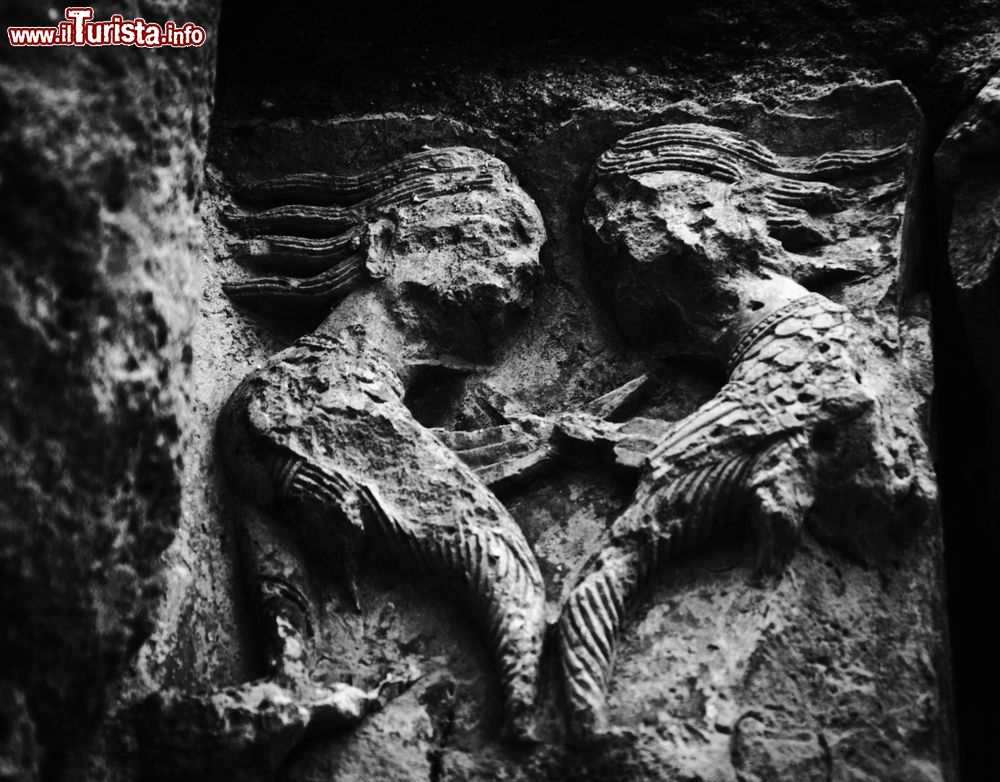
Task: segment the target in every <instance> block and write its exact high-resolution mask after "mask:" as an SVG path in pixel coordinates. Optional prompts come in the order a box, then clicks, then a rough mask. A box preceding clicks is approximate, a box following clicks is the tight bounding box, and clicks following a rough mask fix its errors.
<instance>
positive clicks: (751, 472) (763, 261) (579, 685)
mask: <svg viewBox="0 0 1000 782" xmlns="http://www.w3.org/2000/svg"><path fill="white" fill-rule="evenodd" d="M901 154H902V150H900V149H888V150H846V151H842V152H836V153H831V154H825V155H822V156H820V157H818V158H815V159H812V158H780V157H778V156H776V155H774V154H773V153H772V152H771V151H770V150H768V149H767V148H765V147H763V146H762V145H760V144H758V143H755V142H753V141H751V140H749V139H747V138H745V137H743V136H742V135H741V134H739V133H735V132H731V131H727V130H724V129H721V128H717V127H711V126H707V125H702V124H697V123H692V124H687V125H668V126H663V127H657V128H652V129H649V130H645V131H640V132H638V133H634V134H632V135H630V136H628V137H626V138H624V139H622V140H621V141H619V142H618V143H617V144H616V145H615V146H614V147H613V148H612V149H611V150H609V151H608V152H606V153H605V154H604V155H603V156H602V157H601V159H600V161H599V162H598V164H597V168H596V174H595V180H594V184H593V190H592V192H591V195H590V198H589V200H588V202H587V207H586V215H587V221H588V223H589V225H590V227H591V229H592V231H593V235H594V238H595V247H596V255H597V256H598V257H597V259H596V260H597V266H598V269H597V276H598V277H599V278H600V279H601V280H602V282H603V285H602V286H601V289H602V290H604V291H607V292H608V298H609V304H610V306H611V308H612V310H613V313H614V315H615V316H616V319H617V320H618V322H619V324H620V326H621V327H622V329H623V331H624V332H625V334H626V335H627V336H628V337H629V338H630V339H631V341H633V342H634V343H637V344H639V345H643V346H645V348H646V349H649V350H652V351H666V352H669V351H670V350H675V351H676V350H682V351H683V352H687V353H694V354H697V355H699V356H707V357H709V358H714V359H716V360H726V359H727V357H728V381H727V382H726V384H725V385H724V386H723V388H722V389H721V390H720V392H719V393H718V394H717V395H716V396H715V397H714V398H713V399H712V400H711V401H710V402H708V403H707V404H705V405H704V406H702V407H701V408H700V409H699V410H697V411H696V412H694V413H693V414H691V415H690V416H688V417H687V418H684V419H682V420H680V421H678V422H676V423H674V424H672V425H670V426H669V427H668V428H667V429H666V431H665V433H663V434H662V436H660V437H659V438H658V439H656V442H655V446H653V447H652V448H651V450H649V452H648V454H647V455H646V456H645V458H644V459H643V460H642V462H641V467H640V478H639V486H638V489H637V491H636V494H635V497H634V499H633V501H632V503H631V504H630V506H629V507H628V509H627V510H626V511H625V512H624V513H623V514H622V515H621V516H620V518H618V520H617V521H615V523H614V524H613V525H612V527H611V528H610V530H609V532H608V534H607V537H606V540H605V541H604V544H603V546H602V548H601V550H600V551H598V552H596V553H595V554H594V555H593V556H592V557H591V559H590V561H589V562H588V563H587V564H586V565H585V566H584V568H583V571H582V573H581V576H580V578H579V581H578V583H577V585H576V586H575V587H574V588H573V590H572V591H571V593H570V594H569V596H568V598H567V600H566V602H565V604H564V606H563V609H562V614H561V618H560V621H559V637H560V647H559V657H560V663H561V670H562V676H563V680H564V683H565V690H566V696H567V702H568V707H569V722H570V728H571V731H572V732H573V733H574V734H575V735H576V736H577V737H578V738H579V737H585V736H587V735H590V734H591V733H593V732H594V731H600V730H602V729H604V728H605V727H606V725H605V716H604V701H605V691H606V688H607V685H608V678H609V676H610V673H611V667H612V661H613V657H614V648H615V640H616V636H617V635H618V633H619V631H620V629H621V627H622V623H623V621H624V618H625V613H626V611H627V608H628V606H629V605H630V603H631V602H632V599H633V597H634V596H635V594H636V592H637V590H638V589H639V587H640V586H641V585H642V584H643V583H644V582H645V581H646V580H647V579H648V578H649V576H650V575H651V574H652V573H653V572H654V571H656V570H657V569H658V568H660V567H662V566H663V565H664V564H665V563H667V562H668V561H669V560H670V559H671V558H673V557H675V556H677V555H679V554H681V553H683V552H687V551H691V550H693V549H696V548H698V547H700V546H703V545H705V544H706V543H708V542H709V541H711V540H713V539H715V538H716V537H717V536H719V535H720V534H722V533H725V532H731V531H735V530H737V529H739V528H745V527H749V528H750V529H752V530H753V533H754V535H755V536H756V538H757V543H758V558H757V568H758V572H760V573H765V572H774V571H776V570H778V569H780V567H781V563H782V562H783V561H784V560H785V558H786V557H787V556H788V554H789V551H790V547H791V545H792V544H793V543H794V541H795V540H796V539H797V537H798V535H799V533H800V530H801V529H802V528H803V526H804V525H808V526H809V528H810V530H811V531H812V532H813V533H814V534H815V535H816V536H817V537H818V538H820V539H821V540H824V541H826V542H829V543H830V544H832V545H836V546H839V547H840V548H842V549H846V550H848V551H851V552H853V553H855V554H856V555H858V556H864V554H865V549H866V547H867V546H868V544H867V542H866V541H867V540H868V539H870V538H881V539H892V538H894V537H904V536H905V533H906V532H908V531H909V530H912V529H913V528H914V526H915V525H916V524H917V523H918V522H919V521H920V520H921V519H923V518H924V517H926V516H927V515H928V514H929V513H930V512H931V510H932V508H933V506H934V498H935V488H934V481H933V474H932V472H931V467H930V463H929V460H928V456H927V451H926V446H925V444H924V442H923V440H922V437H921V434H920V432H919V430H918V428H917V425H916V423H915V421H914V418H913V413H912V409H911V407H910V406H909V405H908V404H907V402H906V400H905V399H900V398H898V395H894V394H895V390H894V389H893V387H892V385H891V384H890V383H888V382H887V379H886V377H885V375H884V373H883V372H881V371H880V369H881V368H880V367H879V365H878V362H877V360H876V358H875V356H874V355H873V353H874V350H873V346H872V344H871V343H870V341H869V340H868V338H867V337H866V336H865V335H864V334H863V333H862V332H861V330H860V329H859V326H858V325H857V323H856V322H855V319H854V318H853V317H852V315H851V313H850V312H849V311H848V309H847V308H845V307H843V306H841V305H839V304H836V303H834V302H833V301H831V300H829V299H827V298H825V297H824V296H822V295H819V294H816V293H810V292H809V291H808V290H807V289H806V288H805V287H803V286H802V285H800V284H799V283H797V282H795V281H794V280H793V279H792V275H793V274H794V273H795V270H796V265H797V263H796V258H795V257H794V255H793V253H795V252H802V251H804V250H806V249H808V248H812V247H817V246H820V245H823V244H827V243H831V242H833V241H835V240H834V238H833V236H832V235H831V232H830V230H829V228H828V227H827V226H824V222H825V221H826V220H825V218H827V217H828V216H829V215H831V214H834V213H837V212H842V211H844V210H845V209H847V208H848V207H849V206H850V204H851V202H852V201H853V200H857V199H859V198H869V197H871V196H870V194H868V193H866V192H865V190H866V188H865V185H867V186H868V188H870V187H872V186H873V183H872V182H871V181H869V182H863V180H864V178H865V177H866V176H874V177H875V178H876V179H877V178H878V172H879V170H880V168H882V167H884V166H885V164H886V163H888V162H891V161H893V159H894V158H898V157H899V156H900V155H901ZM842 180H844V182H843V185H842V186H838V185H835V184H833V183H834V182H840V181H842ZM875 186H876V187H877V185H875ZM653 355H656V353H653ZM567 424H568V425H564V426H563V427H562V429H563V431H564V433H568V434H571V433H574V432H575V433H576V437H577V439H578V440H580V439H581V438H580V433H581V431H582V432H583V433H584V435H585V437H583V438H582V439H583V440H587V439H590V440H591V441H593V442H597V441H600V440H603V442H604V443H605V446H606V451H611V450H612V449H611V448H608V447H607V446H612V447H613V446H615V444H616V440H619V441H620V440H622V439H623V436H622V435H620V434H618V433H617V432H616V431H615V427H614V426H610V425H608V424H597V425H595V424H593V423H591V424H590V426H589V431H588V427H586V426H584V427H583V429H581V427H580V423H579V421H577V422H575V425H574V422H573V421H569V422H567ZM557 428H558V426H557ZM602 428H603V430H604V434H597V435H596V436H595V432H600V430H601V429H602ZM570 439H572V438H570ZM630 440H631V441H632V442H635V437H634V436H630ZM648 441H649V438H647V439H646V443H647V447H648ZM631 450H632V451H633V452H634V450H635V449H634V447H633V448H632V449H631ZM625 452H626V453H628V452H629V449H625ZM619 458H620V457H619ZM627 461H629V462H630V463H631V464H634V463H635V459H634V457H633V458H631V459H628V460H627Z"/></svg>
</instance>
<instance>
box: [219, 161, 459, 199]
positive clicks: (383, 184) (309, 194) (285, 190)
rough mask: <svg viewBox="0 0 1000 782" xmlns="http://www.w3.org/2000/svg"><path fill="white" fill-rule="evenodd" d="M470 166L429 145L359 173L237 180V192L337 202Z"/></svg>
mask: <svg viewBox="0 0 1000 782" xmlns="http://www.w3.org/2000/svg"><path fill="white" fill-rule="evenodd" d="M462 170H466V171H467V170H470V167H469V166H468V165H467V164H466V163H465V158H464V156H463V155H461V154H457V153H456V152H455V151H453V149H447V148H446V149H431V150H423V151H421V152H415V153H413V154H411V155H407V156H406V157H403V158H401V159H399V160H396V161H393V162H392V163H389V164H387V165H384V166H380V167H378V168H374V169H371V170H369V171H364V172H362V173H360V174H353V175H352V174H348V175H343V174H339V175H338V174H327V173H321V172H305V173H300V174H290V175H288V176H283V177H275V178H273V179H263V180H258V181H256V182H252V183H241V184H240V185H239V186H238V187H237V191H238V193H239V195H240V196H241V197H242V198H244V199H245V200H247V201H254V202H257V203H267V202H270V201H274V202H278V203H280V202H288V201H290V200H293V199H301V200H302V201H305V202H310V203H316V204H319V203H323V202H326V203H329V204H335V205H338V206H350V205H351V204H355V203H358V202H359V201H363V200H365V199H366V198H370V197H372V196H374V195H376V194H377V193H379V192H382V191H385V190H386V189H389V188H391V187H393V186H397V185H400V184H402V183H404V182H408V181H411V180H413V179H414V178H418V177H421V176H426V175H427V174H428V173H440V172H445V171H462Z"/></svg>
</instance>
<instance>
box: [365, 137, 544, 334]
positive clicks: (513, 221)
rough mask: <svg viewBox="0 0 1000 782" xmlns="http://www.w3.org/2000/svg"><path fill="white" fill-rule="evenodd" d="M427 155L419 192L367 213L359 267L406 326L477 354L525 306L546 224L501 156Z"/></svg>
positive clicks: (469, 152)
mask: <svg viewBox="0 0 1000 782" xmlns="http://www.w3.org/2000/svg"><path fill="white" fill-rule="evenodd" d="M435 155H436V157H437V159H438V161H441V162H438V163H437V165H440V166H441V170H440V171H439V172H435V173H434V174H433V175H425V176H426V183H425V184H424V187H425V188H426V190H427V192H428V195H427V196H426V197H420V198H412V199H405V200H403V199H393V201H392V203H391V204H389V205H388V206H386V207H381V206H380V207H379V208H378V210H377V218H378V219H377V220H372V219H370V220H369V225H370V232H371V233H370V235H371V243H370V250H369V263H368V268H369V272H370V273H371V274H372V275H373V276H375V277H379V278H382V279H383V280H384V282H385V284H386V288H387V290H388V292H389V294H390V296H391V299H392V309H393V311H394V314H395V315H396V316H397V317H398V318H399V319H400V321H401V322H402V323H403V324H404V326H405V327H406V328H407V330H408V331H412V332H414V333H416V334H419V335H421V336H424V337H429V338H432V339H433V340H434V341H435V342H436V343H438V344H441V345H445V346H450V347H452V348H454V349H457V350H458V352H462V353H477V352H480V351H479V350H478V349H477V345H478V346H483V345H490V344H492V343H493V342H494V340H495V338H496V336H497V335H499V334H502V333H504V332H505V331H506V330H507V327H508V324H509V322H510V321H511V319H512V318H513V317H515V316H516V315H517V314H518V313H520V312H521V311H522V310H524V309H525V308H526V307H527V306H528V305H529V304H530V302H531V297H532V292H533V289H534V286H535V283H536V282H537V280H538V279H539V276H540V272H541V264H540V261H539V257H538V254H539V250H540V249H541V246H542V244H543V243H544V241H545V228H544V225H543V222H542V217H541V214H540V213H539V211H538V208H537V207H536V206H535V203H534V202H533V201H532V200H531V198H530V197H529V196H528V195H527V193H525V192H524V191H523V190H522V189H521V188H520V186H519V185H518V184H517V182H516V181H515V179H514V177H513V175H512V174H511V172H510V170H509V169H508V168H507V166H506V165H505V164H504V163H503V162H501V161H500V160H498V159H496V158H494V157H492V156H490V155H487V154H486V153H484V152H481V151H479V150H475V149H469V148H452V149H447V150H435ZM445 160H446V161H447V163H445V162H444V161H445ZM463 347H464V348H465V349H463Z"/></svg>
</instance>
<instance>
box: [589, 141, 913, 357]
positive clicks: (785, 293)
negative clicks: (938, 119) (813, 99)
mask: <svg viewBox="0 0 1000 782" xmlns="http://www.w3.org/2000/svg"><path fill="white" fill-rule="evenodd" d="M897 154H898V150H890V151H887V152H878V153H871V152H866V153H860V152H844V153H835V154H831V155H824V156H822V157H820V158H815V159H813V158H780V157H778V156H776V155H775V154H774V153H772V152H771V151H770V150H768V149H767V148H766V147H764V146H762V145H760V144H758V143H757V142H754V141H751V140H749V139H747V138H745V137H744V136H742V135H741V134H739V133H735V132H733V131H728V130H723V129H721V128H716V127H711V126H708V125H700V124H688V125H666V126H662V127H658V128H651V129H649V130H644V131H640V132H638V133H634V134H632V135H631V136H627V137H626V138H624V139H622V140H621V141H619V142H618V143H617V144H616V145H615V146H614V147H613V148H612V149H610V150H608V151H607V152H606V153H605V154H604V155H603V156H602V157H601V159H600V160H599V162H598V164H597V167H596V171H595V178H594V186H593V190H592V192H591V195H590V198H589V199H588V202H587V205H586V218H587V222H588V223H589V226H590V228H591V229H592V236H593V237H594V239H595V240H596V241H595V242H594V244H595V248H596V252H595V253H594V255H595V261H596V264H595V266H596V268H595V276H596V277H597V279H598V281H599V283H600V287H601V290H602V292H604V294H605V295H607V296H608V297H609V299H610V301H609V303H610V305H611V308H612V311H613V314H614V315H615V317H616V319H617V320H618V323H619V325H620V326H621V328H622V330H623V331H624V333H625V336H626V337H627V338H628V339H629V340H630V341H632V342H634V343H636V344H639V345H644V346H648V347H652V348H654V349H658V350H662V351H663V352H665V353H672V354H677V353H698V354H708V355H718V354H720V353H722V354H724V353H725V352H726V350H727V349H728V347H729V346H730V345H731V343H732V341H733V335H735V334H738V333H740V332H741V331H743V330H744V329H745V328H747V327H748V326H749V325H750V324H752V323H753V322H755V321H756V320H758V319H759V318H760V317H762V316H763V315H766V314H767V313H768V312H769V311H770V310H772V309H774V308H775V307H777V306H780V305H781V303H783V302H786V301H788V300H789V298H795V297H797V296H800V295H802V294H804V293H805V290H804V288H802V287H801V286H799V285H797V284H796V283H794V282H793V281H792V279H791V277H792V276H794V275H795V270H796V268H797V266H799V265H801V261H798V260H796V254H797V253H802V252H805V251H809V250H812V249H814V248H818V247H821V246H823V245H825V244H828V243H830V242H831V241H832V238H831V236H830V235H829V233H828V231H827V228H826V225H825V223H824V218H823V217H822V216H825V215H827V214H830V213H835V212H837V211H840V210H841V209H842V205H843V198H844V194H843V191H841V190H840V188H838V187H835V186H833V185H831V184H828V183H826V182H823V181H820V180H822V179H824V178H832V177H836V176H845V175H848V174H856V173H858V172H860V171H862V170H865V169H866V168H870V167H872V166H873V165H879V164H881V163H882V162H884V161H885V160H889V159H893V157H894V156H896V155H897Z"/></svg>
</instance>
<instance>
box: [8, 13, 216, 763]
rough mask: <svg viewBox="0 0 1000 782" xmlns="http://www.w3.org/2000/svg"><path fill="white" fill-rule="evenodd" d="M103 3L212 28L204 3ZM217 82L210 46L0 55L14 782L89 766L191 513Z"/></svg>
mask: <svg viewBox="0 0 1000 782" xmlns="http://www.w3.org/2000/svg"><path fill="white" fill-rule="evenodd" d="M94 5H95V12H96V15H97V17H98V18H109V17H110V15H111V14H112V13H121V14H125V15H126V16H129V15H131V16H133V17H134V16H141V15H143V14H145V15H147V16H148V17H149V18H150V19H153V18H173V19H185V20H186V19H190V20H192V21H197V22H198V23H200V24H202V25H203V26H205V27H207V28H208V29H209V30H210V31H212V34H214V22H215V17H216V15H217V4H216V3H215V2H211V0H204V1H200V0H198V1H191V2H182V1H180V0H178V1H177V2H165V3H156V4H151V3H141V2H125V3H96V4H94ZM154 6H155V7H154ZM51 22H52V19H51V18H50V16H49V9H48V7H39V5H38V4H37V3H30V2H19V1H18V2H8V3H5V4H4V6H3V11H2V13H0V27H3V28H6V27H7V26H8V25H14V24H16V25H31V24H51ZM213 72H214V38H213V41H212V44H210V45H208V46H206V47H204V48H202V49H198V50H187V51H159V52H145V51H141V50H134V49H133V50H127V49H114V50H112V49H106V48H105V49H94V48H92V49H77V48H69V49H66V48H62V49H35V50H28V49H21V50H14V49H12V48H10V47H8V46H7V44H6V41H5V42H4V44H3V46H2V47H0V224H2V225H3V231H2V237H0V324H2V329H3V339H2V348H0V385H2V388H0V486H2V490H0V593H2V595H3V597H2V603H0V612H2V616H0V628H2V629H0V657H2V658H3V660H4V663H3V671H2V673H0V677H2V678H3V679H4V684H3V685H2V687H0V689H2V690H3V692H4V698H3V700H4V705H3V712H4V716H5V720H4V721H5V728H4V732H5V736H4V738H3V747H4V750H5V756H4V759H3V761H2V762H3V763H4V775H5V778H11V777H13V778H19V777H18V774H21V775H22V777H23V778H33V774H34V772H33V771H32V768H33V767H34V766H37V768H38V769H40V773H42V775H43V776H44V778H46V779H58V778H61V776H62V775H63V774H64V773H70V774H71V773H74V772H75V771H76V770H78V768H77V766H78V765H79V767H80V768H82V767H83V763H82V762H80V763H78V761H80V756H79V750H80V748H81V747H83V746H85V745H86V743H87V741H88V740H89V738H90V737H91V734H92V733H93V729H94V727H95V724H96V722H97V720H98V718H99V716H100V714H101V707H102V704H103V702H104V696H105V691H106V689H107V688H108V687H109V685H112V684H114V683H115V682H116V681H117V680H118V679H119V677H120V675H121V673H122V671H123V669H124V667H125V665H126V663H127V662H128V660H129V659H130V658H131V657H132V656H133V655H134V654H135V652H136V651H137V649H138V648H139V646H140V645H141V643H142V642H143V641H144V640H145V638H146V637H147V636H148V635H149V632H150V631H151V629H152V626H153V621H154V618H155V600H156V597H157V595H158V593H159V586H158V576H159V573H160V554H161V552H162V551H163V549H164V548H165V547H166V546H167V544H168V543H169V542H170V540H171V539H172V537H173V535H174V531H175V530H176V528H177V524H178V521H179V516H180V513H179V509H180V502H181V483H180V470H181V453H182V452H181V439H182V433H183V430H184V428H185V422H186V409H187V404H188V402H187V393H188V388H189V366H190V362H191V345H190V331H191V327H192V324H193V316H194V309H195V307H194V304H195V299H196V294H197V285H198V282H197V275H196V274H195V258H196V252H197V247H198V244H199V238H200V224H199V222H198V220H197V218H196V215H195V210H196V206H197V202H198V198H199V194H200V190H201V182H202V176H203V153H204V148H205V144H206V140H207V135H208V123H209V111H210V107H211V105H212V95H211V89H212V82H213ZM6 718H9V721H8V719H6ZM32 734H33V736H34V738H32ZM32 755H34V756H33V757H32ZM8 764H13V768H12V767H11V766H10V765H8Z"/></svg>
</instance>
